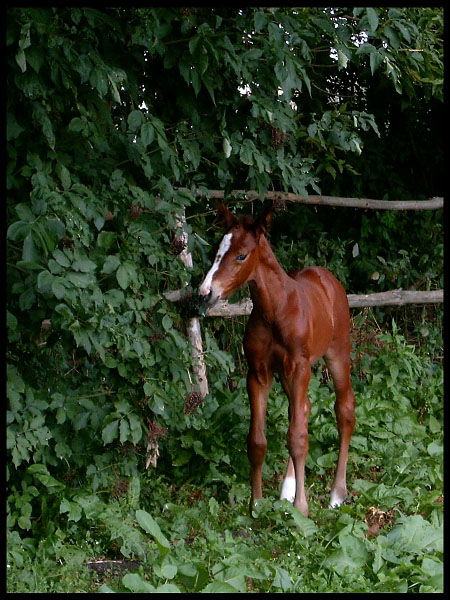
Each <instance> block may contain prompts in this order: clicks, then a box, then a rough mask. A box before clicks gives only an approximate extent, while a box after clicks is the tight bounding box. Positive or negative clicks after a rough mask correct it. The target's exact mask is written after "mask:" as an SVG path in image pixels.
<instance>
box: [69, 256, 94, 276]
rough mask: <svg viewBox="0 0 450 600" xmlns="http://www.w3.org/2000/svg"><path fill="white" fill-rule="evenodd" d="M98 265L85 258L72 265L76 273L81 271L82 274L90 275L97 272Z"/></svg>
mask: <svg viewBox="0 0 450 600" xmlns="http://www.w3.org/2000/svg"><path fill="white" fill-rule="evenodd" d="M96 268H97V265H96V264H95V262H93V261H92V260H89V259H88V258H83V259H80V260H76V261H75V262H73V263H72V269H74V270H75V271H81V272H82V273H90V272H91V271H95V269H96Z"/></svg>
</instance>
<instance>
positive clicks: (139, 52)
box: [6, 7, 443, 591]
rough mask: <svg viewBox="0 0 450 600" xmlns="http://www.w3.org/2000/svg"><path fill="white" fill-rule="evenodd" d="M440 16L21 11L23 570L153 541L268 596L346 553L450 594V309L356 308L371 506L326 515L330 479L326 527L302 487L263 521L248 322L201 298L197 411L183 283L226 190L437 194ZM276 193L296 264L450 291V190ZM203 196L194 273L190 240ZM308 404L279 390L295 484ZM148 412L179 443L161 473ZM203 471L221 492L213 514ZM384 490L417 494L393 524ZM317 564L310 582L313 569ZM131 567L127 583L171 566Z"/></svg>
mask: <svg viewBox="0 0 450 600" xmlns="http://www.w3.org/2000/svg"><path fill="white" fill-rule="evenodd" d="M442 38H443V12H442V9H438V8H432V7H426V8H416V7H405V8H390V9H389V8H354V9H353V8H346V9H344V8H334V9H331V8H329V9H321V8H311V7H310V8H299V9H293V8H245V9H242V10H238V9H236V8H233V7H229V8H225V7H221V8H155V9H151V8H107V9H93V8H67V7H61V8H31V7H29V8H11V9H9V10H8V13H7V50H8V64H7V86H8V97H7V155H8V162H7V215H6V216H7V293H6V302H7V329H8V348H7V375H8V388H7V395H8V403H9V404H8V411H7V452H8V464H7V471H8V472H7V476H8V550H9V554H8V561H9V562H8V564H9V565H10V568H11V573H12V574H13V575H12V576H11V580H12V581H14V583H13V584H12V587H13V589H12V590H11V591H29V590H30V589H31V588H32V586H33V585H35V583H32V582H36V581H37V580H38V578H39V576H40V573H39V572H38V571H36V568H35V567H33V566H32V564H33V563H32V561H33V557H35V556H39V557H40V561H41V564H42V565H45V564H47V563H48V561H50V563H51V561H54V560H56V559H57V560H61V559H63V560H65V561H66V565H67V566H70V565H71V568H72V567H73V565H75V566H76V565H78V564H81V563H82V562H83V560H84V559H85V558H86V556H87V555H90V554H92V555H93V554H95V553H98V554H108V555H112V554H114V553H115V554H116V555H117V556H120V555H123V556H126V557H130V556H133V557H137V558H139V559H140V560H141V561H142V563H143V566H145V564H147V562H146V561H148V563H149V564H153V565H154V569H153V570H152V572H151V575H149V577H150V578H151V585H152V586H156V587H157V586H159V585H162V584H163V583H167V582H172V585H177V586H178V588H179V589H181V590H185V589H186V590H188V591H195V590H200V589H204V588H206V589H207V591H208V590H210V591H219V589H218V588H217V586H219V588H220V587H221V586H222V585H224V584H225V583H227V584H228V585H230V586H232V587H234V589H237V590H239V591H244V588H243V586H245V585H247V586H248V585H250V584H249V582H250V580H251V582H252V583H251V585H253V586H255V587H253V588H252V587H250V588H249V589H255V590H256V591H258V590H261V591H267V590H268V589H272V591H273V589H274V588H275V589H276V591H294V590H295V591H304V590H308V589H310V590H312V591H321V590H323V589H325V588H326V586H327V585H328V586H329V585H331V584H332V583H333V582H334V583H333V585H336V586H337V582H336V581H335V579H334V577H335V574H336V573H337V574H338V575H339V576H342V577H344V581H345V585H346V586H347V585H348V586H349V587H348V590H349V591H364V586H365V585H370V584H374V583H376V584H377V585H378V586H379V587H380V589H383V590H387V591H392V589H396V586H400V587H399V589H400V588H401V587H402V586H404V583H401V582H406V585H407V587H408V589H409V588H412V591H426V590H428V589H430V590H439V586H440V583H439V582H440V579H439V576H440V575H439V574H440V570H439V569H440V560H441V551H442V548H441V545H440V542H439V539H440V538H439V531H440V527H441V502H437V500H440V497H441V492H440V490H441V484H442V481H441V458H442V444H441V439H442V438H441V424H442V410H441V409H442V406H441V400H442V398H441V394H442V390H441V388H442V371H441V365H440V362H439V360H440V356H441V352H442V351H441V346H442V339H441V335H440V322H441V321H440V319H441V312H440V309H439V308H435V307H433V308H429V309H417V308H416V309H411V310H409V312H408V310H407V309H404V310H403V311H396V312H395V313H393V312H392V310H383V311H381V310H380V311H378V312H377V313H376V319H377V320H378V321H379V323H380V324H381V325H382V326H383V328H384V327H386V328H387V330H388V331H390V333H386V334H385V336H387V337H380V336H379V335H376V336H375V335H374V336H373V339H372V340H371V344H369V342H368V341H367V340H368V339H369V338H368V336H369V333H370V332H369V330H370V331H372V329H376V328H375V327H372V328H371V327H369V325H368V324H369V321H370V319H368V318H367V314H366V313H364V314H362V315H356V316H355V332H356V333H357V335H356V334H355V342H357V346H355V354H354V360H355V367H357V368H358V369H359V372H358V376H357V375H356V374H355V376H354V377H355V383H354V387H355V391H357V392H358V393H359V396H358V410H359V412H360V414H359V415H358V419H359V420H358V427H359V429H358V431H357V432H355V437H354V441H353V442H352V447H353V452H354V458H353V463H352V465H351V466H349V471H351V470H353V475H352V473H349V475H352V479H353V480H354V481H355V483H354V486H355V488H354V494H353V495H354V499H355V504H354V505H353V506H351V507H345V508H344V509H343V511H342V513H339V512H335V513H330V511H328V510H327V509H326V508H324V506H325V505H326V502H325V501H321V500H320V497H321V495H320V494H315V493H314V492H312V496H313V502H315V503H316V504H315V505H316V511H317V512H316V514H317V520H318V523H317V526H316V525H314V523H313V522H312V521H310V520H306V521H305V520H303V519H300V520H299V518H298V515H297V514H294V513H293V512H292V511H290V509H289V507H286V506H285V505H284V504H283V505H281V508H280V506H278V507H277V505H276V504H275V505H273V506H272V504H270V505H269V504H263V505H262V508H261V511H262V512H261V515H260V517H259V519H257V523H254V524H250V522H249V521H248V518H247V516H244V515H245V514H246V513H245V511H246V502H247V499H246V494H247V493H248V489H247V484H246V481H247V478H248V464H247V458H246V454H245V436H246V433H247V423H248V406H247V400H246V394H245V385H244V380H243V374H244V372H245V368H244V365H243V357H242V352H241V338H242V330H243V321H244V320H243V319H240V320H236V321H233V322H223V321H217V320H210V319H209V320H208V319H204V320H203V334H204V344H205V359H206V362H207V367H208V378H209V384H210V392H211V393H210V394H209V395H208V396H207V398H206V399H205V401H204V402H203V404H202V405H201V407H199V408H198V410H197V411H195V412H193V411H191V410H188V408H189V403H188V399H189V395H190V393H191V392H192V389H193V388H192V382H191V381H192V367H191V362H190V356H189V348H188V344H187V341H186V337H185V330H184V322H185V318H186V315H187V314H189V312H188V311H189V306H186V303H185V304H184V305H183V306H181V308H180V305H174V304H172V303H170V302H168V301H167V300H165V298H164V296H163V293H164V292H165V291H168V290H173V289H178V288H180V287H182V286H184V285H185V284H186V283H188V284H189V285H190V288H189V289H191V288H195V286H196V285H197V283H198V282H199V280H200V277H201V275H202V273H203V272H204V271H205V269H206V268H207V267H208V265H209V261H210V259H211V249H212V247H213V244H214V242H215V241H216V239H217V237H218V234H219V229H218V227H217V225H216V222H215V220H214V211H213V203H212V202H211V201H210V200H209V199H208V194H207V190H208V189H224V190H225V191H226V193H227V194H229V193H230V191H231V190H232V189H256V190H258V192H259V194H260V196H261V198H262V197H263V195H264V193H265V192H266V191H267V190H272V189H275V190H286V191H293V192H296V193H298V194H307V193H308V192H309V193H311V192H314V193H323V194H328V195H333V194H334V195H346V196H357V195H359V196H363V197H374V198H386V199H421V198H428V197H431V196H436V195H442V193H443V191H442V188H443V138H442V132H441V129H442V125H441V123H442V122H443V119H442V117H443V105H442V97H443V95H442V77H443V75H442V52H443V51H442V45H443V39H442ZM198 189H199V190H201V191H202V193H203V195H202V196H199V195H197V194H196V192H195V190H198ZM231 203H232V204H235V205H236V207H237V208H238V209H244V210H246V211H253V210H255V211H257V210H258V209H259V208H260V203H259V202H256V203H254V204H255V206H253V205H251V206H250V205H249V204H248V203H247V201H246V199H245V198H237V197H236V198H231ZM276 208H277V209H278V211H279V217H278V219H277V220H276V221H275V223H274V227H273V232H272V244H273V247H274V249H275V251H276V253H277V256H278V257H279V259H280V262H281V263H282V264H283V265H284V266H285V267H286V269H290V268H298V267H299V266H300V265H302V264H305V265H307V264H312V263H315V264H322V265H324V266H327V267H328V268H330V269H331V270H332V271H333V272H334V273H335V274H336V275H337V276H338V277H339V278H340V279H341V281H342V282H343V283H344V285H345V286H346V288H347V290H348V292H351V293H357V292H365V293H367V292H369V291H382V290H386V289H392V288H394V287H403V288H405V289H406V288H409V289H430V288H439V287H442V223H441V221H442V211H429V212H428V211H427V212H425V213H411V214H405V213H390V212H386V213H382V214H381V213H378V214H377V213H372V214H369V213H362V212H355V211H353V210H350V209H336V210H333V209H326V208H320V209H318V210H314V208H311V207H306V206H301V205H295V206H294V205H289V206H288V207H284V206H283V205H278V206H277V207H276ZM283 209H286V210H285V211H284V212H283ZM183 214H185V215H186V221H185V224H184V226H183V227H184V230H185V231H186V232H187V233H188V234H189V249H190V250H191V251H192V253H193V257H194V268H193V269H192V270H187V269H186V268H185V267H184V265H183V263H182V262H181V261H180V260H179V259H178V256H177V254H178V252H179V249H180V247H179V244H178V243H177V238H176V236H177V235H179V233H180V231H179V230H178V231H177V223H178V222H179V217H180V215H183ZM393 314H394V315H395V318H396V320H397V321H398V322H399V323H400V325H401V332H398V331H397V330H396V329H395V327H394V329H392V326H391V320H390V319H391V316H392V315H393ZM373 323H376V321H375V319H374V321H373ZM373 323H372V324H373ZM389 336H390V337H389ZM411 339H412V340H413V345H411V343H410V340H411ZM364 340H366V342H367V344H368V345H367V346H366V350H365V353H363V352H362V351H361V349H360V346H361V343H362V342H363V341H364ZM374 344H376V345H374ZM320 381H321V371H320V369H317V370H316V373H315V376H314V379H313V381H312V383H311V387H312V390H311V397H312V400H315V402H314V401H313V406H314V407H315V408H314V411H313V412H312V414H311V448H310V456H309V461H310V462H309V465H308V467H309V468H311V469H313V473H314V474H315V476H318V479H317V480H315V483H314V484H312V485H316V486H317V487H318V488H320V489H321V492H324V488H325V485H326V483H327V482H329V480H330V476H331V475H330V474H331V469H330V467H331V466H332V464H333V463H334V459H335V454H336V452H335V446H336V443H335V442H336V433H335V431H336V430H335V425H334V423H333V415H332V408H331V407H332V395H331V394H330V390H329V389H328V387H327V385H325V386H323V385H322V386H321V387H319V383H320ZM418 392H420V393H418ZM286 427H287V407H286V402H285V400H284V397H283V396H282V394H281V392H280V389H279V388H278V387H276V386H275V389H274V394H273V399H272V400H271V406H270V410H269V421H268V440H269V456H268V460H267V471H266V472H265V476H266V477H267V478H269V479H270V478H271V477H272V476H274V477H275V478H274V479H272V486H271V487H272V488H273V490H274V492H273V493H275V492H276V490H275V488H276V487H277V485H278V481H279V477H280V476H281V472H282V469H283V466H282V461H284V460H285V458H286V449H285V447H284V443H283V444H280V440H284V438H285V431H286ZM148 432H150V434H151V435H153V437H154V440H153V441H159V447H160V453H161V455H160V458H159V461H158V464H157V469H156V470H154V469H150V470H148V471H146V470H145V462H146V445H147V441H148V438H147V435H148ZM383 440H384V441H383ZM386 440H388V442H389V443H388V445H386V444H387V442H386ZM274 474H275V475H274ZM325 475H326V477H325ZM277 477H278V479H277ZM185 485H190V486H197V487H195V488H194V487H193V488H192V489H195V490H199V489H200V488H202V489H203V491H202V492H198V494H199V495H197V496H194V497H193V498H194V499H196V502H195V503H194V504H195V505H194V506H192V507H191V508H190V509H187V508H185V504H188V503H189V504H193V500H192V497H190V498H189V499H188V498H186V497H183V491H182V490H183V489H185ZM269 487H270V485H269ZM196 493H197V492H196ZM244 496H245V497H244ZM269 496H270V491H269ZM171 498H172V500H173V502H171V501H170V499H171ZM197 500H198V502H197ZM225 500H229V503H230V504H231V507H230V506H227V505H226V502H225ZM166 504H167V507H166ZM370 506H375V507H376V508H377V510H381V511H383V514H388V512H389V511H392V510H394V511H396V515H397V516H396V525H395V527H394V528H393V529H392V530H391V531H390V532H389V533H388V534H387V535H386V536H384V535H383V536H381V535H380V536H378V537H376V540H375V541H373V540H372V539H371V538H367V537H366V536H365V535H364V533H365V531H366V529H367V528H368V525H367V519H366V521H364V517H365V515H367V510H368V508H369V507H370ZM314 510H315V509H314V508H313V511H314ZM284 511H288V513H289V519H290V520H291V521H292V522H293V523H294V525H293V527H292V528H291V530H290V531H291V533H288V532H287V531H286V523H285V512H284ZM152 515H153V516H152ZM227 522H228V523H230V524H231V525H230V526H229V527H227V525H226V523H227ZM233 527H234V528H235V529H234V530H233V529H232V528H233ZM249 527H251V528H252V531H254V533H252V534H249V529H248V528H249ZM258 528H259V529H258ZM191 529H192V530H193V532H194V533H192V534H191ZM241 530H242V531H244V532H245V535H244V534H243V535H242V536H240V537H241V538H242V539H240V540H239V543H237V542H236V540H235V539H234V537H233V535H234V534H235V533H236V531H241ZM220 531H223V532H224V535H223V537H222V536H221V535H220ZM143 532H144V533H145V534H146V535H144V533H143ZM436 532H437V533H436ZM148 534H150V536H151V537H152V539H154V540H155V541H156V545H155V544H151V543H149V542H148ZM189 536H191V538H192V539H191V541H190V542H189V544H190V546H189V547H188V545H189V544H188V541H187V540H188V538H189ZM406 539H413V542H414V543H412V545H410V546H408V545H407V544H406V541H405V540H406ZM116 540H117V542H116ZM169 540H170V543H169ZM402 540H403V541H402ZM338 542H339V543H338ZM96 544H98V546H97V545H96ZM205 544H208V546H206V545H205ZM270 544H272V545H270ZM402 544H403V545H402ZM71 545H73V548H72V547H71ZM297 546H298V548H300V549H301V550H299V553H300V555H301V556H302V557H303V558H302V560H305V561H309V562H308V564H307V568H306V572H305V573H303V571H302V573H303V574H302V575H300V571H299V570H298V568H297V567H296V566H295V567H294V562H295V561H294V558H293V557H294V554H292V556H289V553H293V552H295V556H297V550H295V551H294V550H292V549H290V548H297ZM76 547H78V550H75V548H76ZM262 548H265V549H264V550H262ZM277 548H278V550H277ZM399 548H401V550H399ZM207 549H208V551H207ZM208 552H209V554H208ZM191 553H193V555H194V556H195V559H192V558H189V556H191ZM270 553H272V554H270ZM284 553H285V554H286V555H285V554H284ZM269 555H270V556H269ZM205 556H206V557H207V558H205ZM249 558H251V561H249ZM291 559H292V560H291ZM249 562H252V564H254V567H252V569H250V571H251V572H246V571H245V569H244V567H243V564H244V563H246V564H248V563H249ZM392 564H394V565H396V566H395V567H394V568H391V566H392ZM346 567H348V569H349V571H346V570H345V568H346ZM49 568H50V567H49ZM77 568H78V567H77ZM243 569H244V570H243ZM318 569H322V571H321V573H323V579H322V580H320V581H319V582H318V583H317V586H316V588H314V582H313V581H312V580H308V575H307V573H308V572H317V571H318ZM354 569H357V575H358V577H360V579H358V578H354V575H355V572H354ZM144 572H146V571H145V569H144V571H142V573H144ZM142 573H141V574H142ZM346 573H348V574H349V576H348V579H346V577H347V576H346ZM127 577H128V579H126V580H124V581H123V583H122V584H121V585H125V587H126V588H127V589H129V590H132V591H137V590H138V589H141V588H140V587H139V586H144V587H145V586H148V585H150V584H149V583H148V582H145V581H143V579H142V577H140V576H138V575H134V576H132V575H130V576H127ZM319 579H320V578H319ZM356 581H360V584H359V583H358V584H356V583H354V582H356ZM352 582H353V583H352ZM68 585H69V584H68ZM74 585H76V582H75V584H74ZM342 585H344V584H342ZM358 585H360V587H359V588H355V587H354V586H358ZM21 586H23V587H21ZM207 586H212V587H209V588H207ZM258 586H259V587H258ZM352 586H353V587H352ZM27 587H28V590H27ZM51 589H54V588H52V586H50V584H48V582H46V581H45V580H44V581H42V582H41V583H40V584H39V585H38V586H37V587H36V588H33V591H51ZM147 589H149V590H150V588H147ZM222 589H223V590H224V591H227V590H229V588H226V589H224V588H222ZM336 589H338V588H336ZM59 591H67V590H61V589H60V590H59ZM402 591H403V589H402Z"/></svg>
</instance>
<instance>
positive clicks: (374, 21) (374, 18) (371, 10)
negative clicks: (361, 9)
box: [366, 7, 378, 33]
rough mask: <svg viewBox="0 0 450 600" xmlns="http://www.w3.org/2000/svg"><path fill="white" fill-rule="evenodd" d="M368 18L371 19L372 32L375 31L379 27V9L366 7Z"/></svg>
mask: <svg viewBox="0 0 450 600" xmlns="http://www.w3.org/2000/svg"><path fill="white" fill-rule="evenodd" d="M366 15H367V20H368V21H369V26H370V33H375V32H376V30H377V29H378V14H377V11H376V10H375V9H374V8H372V7H369V8H366Z"/></svg>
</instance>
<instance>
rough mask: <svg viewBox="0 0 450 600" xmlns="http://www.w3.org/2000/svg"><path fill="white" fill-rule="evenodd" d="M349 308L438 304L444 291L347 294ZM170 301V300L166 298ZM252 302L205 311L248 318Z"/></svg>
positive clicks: (225, 304) (246, 300) (221, 303)
mask: <svg viewBox="0 0 450 600" xmlns="http://www.w3.org/2000/svg"><path fill="white" fill-rule="evenodd" d="M347 298H348V303H349V306H350V308H362V307H365V306H403V305H405V304H439V303H441V302H443V301H444V290H434V291H430V292H420V291H414V290H402V289H398V290H391V291H389V292H378V293H375V294H363V295H357V294H347ZM168 299H170V298H168ZM252 307H253V304H252V301H251V299H250V298H244V300H241V301H240V302H236V303H235V304H229V303H228V302H227V301H226V300H220V301H219V302H218V303H217V304H216V305H215V306H213V307H212V308H209V309H208V310H207V311H206V316H207V317H223V318H228V319H231V318H233V317H242V316H248V315H249V314H250V313H251V312H252Z"/></svg>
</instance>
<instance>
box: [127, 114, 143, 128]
mask: <svg viewBox="0 0 450 600" xmlns="http://www.w3.org/2000/svg"><path fill="white" fill-rule="evenodd" d="M144 120H145V117H144V113H143V112H142V111H141V110H132V111H131V112H130V114H129V115H128V127H129V128H130V131H137V130H138V129H139V127H140V126H141V125H142V123H143V122H144Z"/></svg>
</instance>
